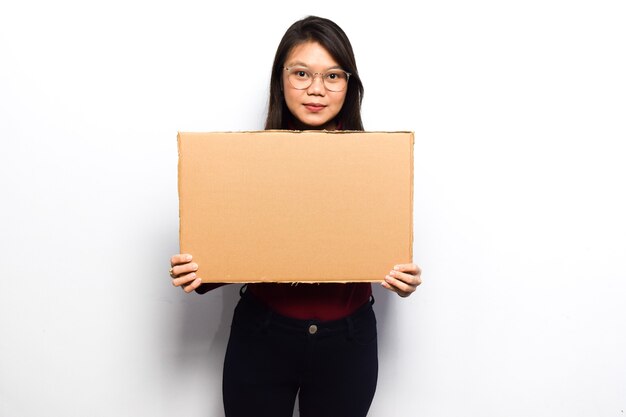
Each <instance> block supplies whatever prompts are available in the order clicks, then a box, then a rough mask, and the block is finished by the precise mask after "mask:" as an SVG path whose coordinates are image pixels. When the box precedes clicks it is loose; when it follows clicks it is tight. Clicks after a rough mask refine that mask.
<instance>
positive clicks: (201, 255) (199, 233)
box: [178, 130, 414, 283]
mask: <svg viewBox="0 0 626 417" xmlns="http://www.w3.org/2000/svg"><path fill="white" fill-rule="evenodd" d="M339 136H342V137H344V138H349V139H350V140H347V139H346V140H343V139H341V140H339V139H338V138H339ZM261 137H262V139H261ZM297 138H300V139H299V140H294V139H297ZM359 138H361V139H359ZM259 139H261V140H259ZM311 139H313V141H311ZM314 139H319V140H314ZM296 142H297V143H296ZM413 147H414V133H413V132H411V131H396V132H381V131H367V132H363V131H310V130H305V131H298V130H296V131H292V130H260V131H228V132H178V154H179V165H178V174H179V175H178V189H179V227H180V231H179V238H180V251H181V253H191V254H192V255H193V256H194V262H196V263H198V265H199V270H198V272H197V273H198V276H200V277H202V279H203V282H220V283H257V282H275V283H278V282H284V283H320V282H336V283H348V282H380V281H382V280H383V278H384V276H385V275H386V274H387V273H388V271H389V270H390V268H392V267H393V265H395V264H399V263H410V262H412V257H413ZM381 164H382V165H381ZM385 164H386V165H385ZM399 165H401V166H399ZM381 166H383V167H387V169H381ZM285 168H287V169H288V170H289V171H288V172H287V173H285V172H281V170H283V169H285ZM355 170H356V171H357V172H353V171H355ZM390 170H391V171H393V175H389V174H388V173H385V171H390ZM370 171H374V172H370ZM276 187H279V188H280V189H283V191H280V189H276ZM386 187H390V188H391V189H393V190H392V191H389V192H388V193H386V192H385V188H386ZM285 189H286V190H288V191H289V193H286V192H284V190H285ZM307 193H308V194H307ZM311 193H312V194H311ZM359 193H365V194H367V193H369V194H368V195H366V196H365V198H364V197H363V195H361V196H360V195H359ZM390 193H393V194H390ZM382 195H387V198H393V199H396V200H397V199H398V198H400V199H401V200H402V202H401V204H400V207H394V206H393V205H390V204H388V203H385V202H384V200H382V201H381V199H380V198H379V199H377V198H371V199H369V200H368V196H369V197H375V196H378V197H380V196H382ZM400 196H401V197H400ZM333 198H335V202H334V203H333ZM337 200H339V203H338V204H337ZM341 200H349V201H351V202H354V204H351V205H348V206H347V205H346V204H341ZM294 201H295V202H294ZM298 201H300V203H298ZM303 202H306V203H307V204H302V203H303ZM333 204H336V207H334V208H333ZM381 205H382V206H381ZM281 210H282V211H281ZM402 211H403V213H401V212H402ZM372 212H374V214H373V215H372ZM298 216H301V218H298ZM333 216H335V217H337V218H336V219H335V220H333ZM386 216H387V217H386ZM389 216H392V217H394V219H396V218H397V219H396V220H390V219H389V218H388V217H389ZM355 217H356V218H357V220H358V219H360V220H359V221H355V220H354V218H355ZM376 223H378V224H376ZM398 224H401V225H400V226H398ZM385 225H387V226H389V228H391V229H394V230H393V231H392V232H389V233H386V232H385V230H384V228H385ZM381 227H382V228H381ZM290 229H291V230H292V231H294V233H290ZM294 229H295V230H294ZM371 229H373V232H372V230H371ZM379 232H380V233H381V236H380V242H381V245H380V246H377V245H376V242H375V240H376V239H377V238H376V236H375V235H374V236H373V235H372V233H374V234H375V233H379ZM345 233H351V234H353V235H354V236H348V238H343V239H342V238H341V237H340V236H339V235H341V234H345ZM276 239H277V240H278V242H279V244H278V245H277V244H276V241H277V240H276ZM301 240H304V242H301ZM362 240H365V241H366V242H367V244H362V242H361V241H362ZM385 242H386V243H385ZM399 242H400V243H399ZM401 242H404V243H401ZM326 243H328V244H326ZM387 244H389V245H392V246H394V247H393V249H392V250H391V251H390V250H388V248H387V247H386V246H385V245H387ZM338 249H341V252H342V253H340V254H337V253H334V254H333V253H332V252H333V251H335V252H336V251H337V250H338ZM307 251H309V252H310V253H307ZM325 252H329V253H325ZM242 259H243V261H242ZM383 259H384V261H383ZM242 264H245V265H243V266H242ZM374 265H376V267H374Z"/></svg>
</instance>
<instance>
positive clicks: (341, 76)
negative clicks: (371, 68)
mask: <svg viewBox="0 0 626 417" xmlns="http://www.w3.org/2000/svg"><path fill="white" fill-rule="evenodd" d="M347 85H348V74H346V73H345V72H344V71H339V70H337V71H329V72H327V73H326V74H324V86H325V87H326V89H327V90H329V91H343V90H345V89H346V87H347Z"/></svg>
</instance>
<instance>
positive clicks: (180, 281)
mask: <svg viewBox="0 0 626 417" xmlns="http://www.w3.org/2000/svg"><path fill="white" fill-rule="evenodd" d="M196 278H198V276H197V275H196V273H195V272H192V273H190V274H185V275H181V276H180V277H177V278H174V279H173V280H172V285H173V286H175V287H180V286H183V285H185V284H189V283H191V282H192V281H193V280H195V279H196Z"/></svg>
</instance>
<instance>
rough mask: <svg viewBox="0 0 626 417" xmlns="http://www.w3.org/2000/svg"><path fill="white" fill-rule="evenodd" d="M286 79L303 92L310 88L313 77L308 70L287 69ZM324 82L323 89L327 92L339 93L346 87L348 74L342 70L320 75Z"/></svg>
mask: <svg viewBox="0 0 626 417" xmlns="http://www.w3.org/2000/svg"><path fill="white" fill-rule="evenodd" d="M287 71H288V73H287V79H288V80H289V83H290V84H291V85H292V86H293V87H294V88H296V89H298V90H305V89H307V88H309V87H310V86H311V84H312V83H313V79H314V78H315V75H314V74H312V73H311V72H310V71H309V70H306V69H303V68H297V67H295V68H289V69H288V70H287ZM320 76H321V77H322V80H323V81H324V87H325V88H326V89H327V90H328V91H334V92H339V91H343V90H345V89H346V87H347V86H348V77H349V75H348V73H346V72H345V71H342V70H333V71H329V72H327V73H324V74H320Z"/></svg>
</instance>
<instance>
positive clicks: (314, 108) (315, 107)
mask: <svg viewBox="0 0 626 417" xmlns="http://www.w3.org/2000/svg"><path fill="white" fill-rule="evenodd" d="M304 107H305V108H306V109H307V110H308V111H310V112H313V113H317V112H320V111H322V110H324V108H325V107H326V106H325V105H323V104H319V103H304Z"/></svg>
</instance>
